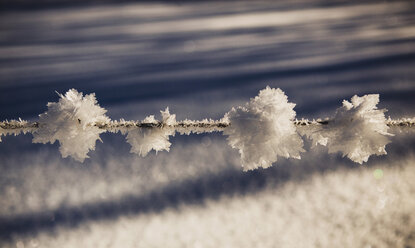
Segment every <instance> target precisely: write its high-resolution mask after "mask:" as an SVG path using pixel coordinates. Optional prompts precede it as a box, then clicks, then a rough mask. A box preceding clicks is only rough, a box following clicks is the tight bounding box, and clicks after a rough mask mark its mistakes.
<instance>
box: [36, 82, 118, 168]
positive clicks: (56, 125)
mask: <svg viewBox="0 0 415 248" xmlns="http://www.w3.org/2000/svg"><path fill="white" fill-rule="evenodd" d="M58 95H59V96H60V99H59V102H49V103H48V104H47V106H48V111H46V112H45V113H43V114H40V115H39V129H37V130H36V131H35V132H34V133H33V143H43V144H46V143H48V142H50V143H54V142H55V141H59V144H60V147H59V150H60V152H61V154H62V157H64V158H65V157H67V156H71V157H73V158H74V159H75V160H78V161H80V162H83V161H84V160H85V158H87V157H88V155H87V153H88V152H89V150H95V143H96V141H97V140H101V139H100V137H99V135H100V134H101V133H103V132H105V130H103V129H100V128H98V127H96V126H94V125H91V123H99V122H108V121H109V120H110V119H109V118H108V117H107V116H106V115H105V113H106V112H107V111H106V110H105V109H104V108H101V107H100V106H99V105H98V104H97V100H96V98H95V94H94V93H92V94H89V95H85V96H83V95H82V93H81V92H78V91H76V90H75V89H71V90H69V91H68V92H66V94H65V95H61V94H58Z"/></svg>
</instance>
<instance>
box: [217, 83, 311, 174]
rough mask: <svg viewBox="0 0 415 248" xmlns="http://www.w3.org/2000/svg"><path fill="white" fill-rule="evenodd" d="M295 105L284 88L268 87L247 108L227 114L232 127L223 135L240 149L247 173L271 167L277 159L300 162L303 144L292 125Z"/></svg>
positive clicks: (234, 146) (235, 109)
mask: <svg viewBox="0 0 415 248" xmlns="http://www.w3.org/2000/svg"><path fill="white" fill-rule="evenodd" d="M294 106H295V104H294V103H290V102H288V98H287V96H286V95H285V93H284V92H283V91H282V90H281V89H272V88H270V87H269V86H267V87H266V88H265V89H263V90H261V91H260V92H259V95H258V96H257V97H255V98H251V100H250V102H248V103H246V104H245V106H239V107H237V108H232V110H231V111H229V112H228V113H227V114H226V115H225V118H227V119H228V120H229V122H230V123H231V125H230V126H229V127H227V128H226V129H225V130H224V132H223V133H224V135H227V136H228V138H227V140H228V143H229V145H230V146H231V147H232V148H236V149H238V150H239V153H240V154H241V160H242V166H243V167H244V170H245V171H247V170H253V169H257V168H259V167H262V168H268V167H270V166H271V165H272V163H274V162H276V161H277V157H278V156H281V157H284V158H296V159H300V152H303V148H302V147H303V141H302V139H301V137H300V136H299V135H298V134H297V132H296V127H295V126H294V124H293V122H292V120H293V119H294V118H295V115H296V113H295V111H294Z"/></svg>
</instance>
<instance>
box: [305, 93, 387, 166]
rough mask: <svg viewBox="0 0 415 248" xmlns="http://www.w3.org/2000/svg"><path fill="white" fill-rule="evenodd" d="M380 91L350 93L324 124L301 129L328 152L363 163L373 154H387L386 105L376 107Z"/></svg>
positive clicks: (315, 143)
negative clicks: (384, 107)
mask: <svg viewBox="0 0 415 248" xmlns="http://www.w3.org/2000/svg"><path fill="white" fill-rule="evenodd" d="M378 103H379V95H378V94H371V95H365V96H362V97H359V96H356V95H355V96H353V97H352V99H351V102H349V101H346V100H344V101H343V106H342V107H340V108H338V109H337V112H336V115H335V117H334V119H333V120H332V121H330V122H329V123H328V124H327V125H321V126H316V127H314V128H304V129H303V130H302V133H303V134H304V135H306V136H308V137H309V138H311V139H312V140H313V143H314V144H313V145H317V144H320V145H324V146H327V147H328V152H329V153H337V152H341V153H342V154H343V156H347V157H348V158H349V159H351V160H352V161H354V162H356V163H359V164H362V163H363V162H367V160H368V159H369V157H370V156H371V155H373V154H376V155H384V154H386V150H385V146H386V144H388V143H389V142H390V141H389V138H388V136H392V134H390V133H388V128H389V127H388V126H387V125H386V118H385V114H384V113H385V112H386V109H377V107H376V105H377V104H378Z"/></svg>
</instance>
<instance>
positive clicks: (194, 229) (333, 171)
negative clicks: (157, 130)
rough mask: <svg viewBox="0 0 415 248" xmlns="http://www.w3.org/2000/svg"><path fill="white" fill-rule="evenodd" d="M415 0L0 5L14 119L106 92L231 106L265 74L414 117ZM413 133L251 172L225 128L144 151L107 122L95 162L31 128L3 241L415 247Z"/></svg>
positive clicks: (6, 166)
mask: <svg viewBox="0 0 415 248" xmlns="http://www.w3.org/2000/svg"><path fill="white" fill-rule="evenodd" d="M413 13H415V5H414V4H413V3H412V2H411V1H407V2H406V1H393V2H385V1H379V2H376V1H359V2H358V1H355V2H350V1H346V2H344V3H343V2H341V1H336V2H333V1H328V2H322V1H321V2H320V1H287V2H284V1H275V2H260V1H255V2H233V1H232V2H225V3H218V2H214V3H213V2H209V3H206V2H183V3H180V4H178V3H177V4H176V3H160V4H156V3H146V2H144V3H123V4H116V5H115V4H106V5H90V6H81V5H78V6H73V7H60V8H50V9H42V8H40V9H36V10H30V9H24V10H19V9H11V10H7V11H6V10H2V13H0V120H4V119H11V118H18V117H22V118H24V119H32V120H34V119H36V117H37V115H38V114H39V113H42V112H44V111H45V110H46V106H45V104H46V103H47V102H48V101H57V99H58V96H57V95H56V93H55V90H56V91H58V92H65V91H66V90H68V89H70V88H76V89H78V90H80V91H83V92H84V93H91V92H95V93H96V95H97V98H98V101H99V103H100V104H101V106H103V107H105V108H106V109H108V110H109V111H108V116H110V117H111V118H113V119H117V118H125V119H142V118H144V117H145V116H147V115H149V114H158V111H159V110H161V109H164V108H165V107H166V106H169V107H170V110H171V112H173V113H176V114H177V119H178V120H181V119H184V118H192V119H200V118H204V117H211V118H220V117H222V116H223V114H224V113H225V112H227V111H229V109H230V108H231V107H232V106H236V105H240V104H242V103H244V102H246V101H248V100H249V98H250V97H254V96H255V95H257V93H258V91H259V90H260V89H262V88H264V87H265V86H266V85H270V86H271V87H280V88H282V89H283V90H284V91H285V92H286V93H287V95H288V97H289V100H290V101H291V102H294V103H297V106H296V107H295V110H296V111H297V116H299V117H302V116H304V117H325V116H329V115H331V114H332V113H333V111H334V110H335V109H336V108H337V107H339V106H340V105H341V101H342V100H343V99H350V97H351V96H353V95H354V94H359V95H362V94H366V93H379V94H380V96H381V103H380V107H381V108H387V109H388V110H389V112H388V113H387V114H386V115H391V116H392V117H404V116H415V109H414V108H413V106H415V105H414V104H415V97H414V96H415V83H414V82H415V71H414V70H413V68H414V65H415V53H414V51H415V25H414V24H415V18H414V15H413ZM414 138H415V135H414V134H413V132H412V133H411V132H410V133H406V132H404V133H402V134H398V135H397V136H396V137H394V138H392V143H391V144H389V145H388V146H387V151H388V155H387V156H384V157H377V158H371V159H370V160H369V163H367V164H366V165H363V166H361V165H358V164H354V163H352V162H350V161H348V160H347V159H345V158H341V156H340V155H337V156H336V155H327V154H326V150H325V149H324V148H318V149H317V150H315V151H313V152H310V153H307V154H304V156H302V160H300V161H297V160H285V159H280V160H279V161H278V163H277V164H275V165H274V166H273V167H272V168H269V169H266V170H263V169H259V170H256V171H251V172H247V173H245V172H242V168H241V166H240V158H239V155H238V152H237V151H236V150H232V149H231V148H230V147H229V146H228V145H227V144H226V141H225V138H224V137H223V136H221V135H220V134H213V135H212V134H211V135H191V136H182V137H180V136H176V137H174V138H173V139H172V143H173V145H172V148H171V151H170V152H169V153H167V152H161V153H159V154H158V155H156V154H155V153H151V154H150V155H149V156H147V157H146V158H140V157H137V156H135V155H133V154H130V153H129V150H130V147H129V145H128V144H127V143H126V142H125V140H124V137H123V136H122V135H120V134H117V135H116V134H104V135H103V138H102V139H103V142H104V143H98V144H97V149H96V151H95V152H91V153H90V157H91V158H90V159H87V160H86V162H85V163H83V164H81V163H78V162H76V161H73V160H71V159H62V158H60V154H59V151H58V149H57V145H56V144H55V145H38V144H32V143H31V136H29V135H25V136H23V135H21V136H18V137H4V138H2V139H3V142H2V143H0V170H1V173H0V246H2V247H338V246H341V247H415V231H414V230H415V214H414V213H413V209H415V200H414V197H413V196H414V194H415V167H414V163H415V156H414V152H415V150H414V148H415V139H414Z"/></svg>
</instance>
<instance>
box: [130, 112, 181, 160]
mask: <svg viewBox="0 0 415 248" xmlns="http://www.w3.org/2000/svg"><path fill="white" fill-rule="evenodd" d="M160 113H161V116H162V122H161V126H160V127H156V128H146V127H137V128H136V129H133V130H131V131H128V132H127V142H128V143H129V144H130V145H131V152H132V153H136V154H139V155H140V156H143V157H145V156H146V155H147V154H148V153H149V152H150V151H151V150H155V151H156V153H157V152H158V151H162V150H165V151H169V150H170V145H171V143H170V141H169V136H171V135H172V136H174V134H175V129H174V127H171V126H173V125H175V124H176V115H175V114H170V112H169V108H166V110H165V111H160ZM143 122H144V123H154V124H158V123H159V122H158V121H157V120H156V119H155V118H154V115H150V116H148V117H146V118H145V119H144V121H143Z"/></svg>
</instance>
